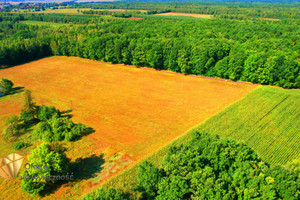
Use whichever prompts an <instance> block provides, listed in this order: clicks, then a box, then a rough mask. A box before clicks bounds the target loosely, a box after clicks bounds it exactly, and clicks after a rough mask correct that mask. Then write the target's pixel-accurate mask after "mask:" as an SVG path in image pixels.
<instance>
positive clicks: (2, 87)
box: [0, 78, 14, 94]
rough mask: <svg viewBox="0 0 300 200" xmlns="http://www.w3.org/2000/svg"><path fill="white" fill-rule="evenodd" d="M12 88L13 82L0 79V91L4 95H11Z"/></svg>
mask: <svg viewBox="0 0 300 200" xmlns="http://www.w3.org/2000/svg"><path fill="white" fill-rule="evenodd" d="M13 86H14V84H13V82H11V81H10V80H8V79H5V78H2V80H1V82H0V91H1V92H3V93H4V94H9V93H11V91H12V89H13Z"/></svg>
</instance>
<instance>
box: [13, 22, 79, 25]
mask: <svg viewBox="0 0 300 200" xmlns="http://www.w3.org/2000/svg"><path fill="white" fill-rule="evenodd" d="M19 23H20V24H30V25H39V26H43V25H50V26H67V25H68V24H66V23H55V22H40V21H20V22H19ZM72 25H73V26H74V25H78V24H72Z"/></svg>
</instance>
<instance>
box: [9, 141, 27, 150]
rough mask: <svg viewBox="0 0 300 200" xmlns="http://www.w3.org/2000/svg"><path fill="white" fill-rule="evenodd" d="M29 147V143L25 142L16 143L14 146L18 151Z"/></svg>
mask: <svg viewBox="0 0 300 200" xmlns="http://www.w3.org/2000/svg"><path fill="white" fill-rule="evenodd" d="M29 146H30V145H29V144H28V143H26V142H23V141H20V142H16V143H15V144H13V148H14V149H16V150H20V149H25V148H27V147H29Z"/></svg>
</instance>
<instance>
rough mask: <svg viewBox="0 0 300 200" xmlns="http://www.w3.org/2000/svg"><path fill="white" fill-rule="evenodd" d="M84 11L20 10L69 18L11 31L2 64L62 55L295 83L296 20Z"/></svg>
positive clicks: (299, 81)
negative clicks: (169, 17)
mask: <svg viewBox="0 0 300 200" xmlns="http://www.w3.org/2000/svg"><path fill="white" fill-rule="evenodd" d="M84 16H85V17H84V18H82V17H83V16H72V15H71V16H68V15H61V14H60V15H56V14H51V15H45V14H39V15H34V14H28V15H24V16H23V17H24V18H25V19H30V20H36V21H44V22H46V21H51V22H53V21H57V22H61V23H65V22H66V23H65V25H64V26H60V27H54V26H47V23H46V25H45V26H34V27H35V28H30V27H32V25H26V26H28V27H27V28H26V30H30V31H26V32H24V31H22V30H19V31H15V32H13V34H12V35H11V36H10V37H6V38H4V39H2V40H1V41H0V66H1V65H16V64H18V63H22V62H26V61H30V60H33V59H37V58H41V57H44V56H48V55H64V56H78V57H83V58H88V59H92V60H100V61H105V62H112V63H125V64H129V65H135V66H138V67H152V68H155V69H158V70H172V71H175V72H181V73H185V74H196V75H203V76H209V77H220V78H225V79H230V80H234V81H238V80H240V81H247V82H252V83H260V84H267V85H276V86H281V87H284V88H299V87H300V76H299V73H300V71H299V70H300V64H299V53H298V52H299V51H300V46H299V37H298V35H299V34H300V33H299V28H298V27H299V21H297V20H285V21H266V20H244V21H235V20H225V19H214V20H197V19H195V20H194V19H185V20H184V19H182V20H179V19H176V20H165V19H163V18H151V17H148V18H147V17H146V18H145V19H144V20H138V21H136V20H130V19H121V18H112V17H101V16H91V15H84ZM70 22H71V23H70ZM86 22H87V24H85V23H86ZM6 26H10V25H9V23H6ZM15 28H17V26H13V29H15ZM22 29H23V28H22ZM3 31H6V29H3Z"/></svg>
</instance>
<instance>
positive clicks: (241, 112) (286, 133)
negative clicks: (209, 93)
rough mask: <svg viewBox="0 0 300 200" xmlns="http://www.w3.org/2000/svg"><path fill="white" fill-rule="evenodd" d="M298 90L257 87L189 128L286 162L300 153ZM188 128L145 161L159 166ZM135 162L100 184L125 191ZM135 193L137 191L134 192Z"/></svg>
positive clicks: (132, 181)
mask: <svg viewBox="0 0 300 200" xmlns="http://www.w3.org/2000/svg"><path fill="white" fill-rule="evenodd" d="M299 127H300V91H299V90H284V89H280V88H275V87H268V86H260V87H258V88H257V89H255V90H253V91H252V92H250V93H249V94H247V95H246V96H245V97H243V98H242V99H240V100H239V101H237V102H235V103H233V104H231V105H230V106H228V107H227V108H225V109H223V110H222V111H221V112H219V113H218V114H217V115H214V116H213V117H211V118H209V119H208V120H206V121H205V122H204V123H201V124H200V125H199V126H197V127H195V128H193V129H192V130H194V129H196V130H200V131H203V132H207V133H210V134H218V135H220V137H228V138H232V139H234V140H236V141H240V142H244V143H246V144H247V145H249V146H250V147H252V148H253V149H254V150H255V151H256V153H258V154H259V155H260V156H261V158H262V160H263V161H265V162H267V163H269V164H286V163H288V162H290V161H292V160H294V159H297V158H299V156H300V143H299V140H300V129H299ZM190 132H191V131H188V132H186V133H185V134H183V135H182V136H181V137H179V138H177V139H175V140H174V141H173V142H171V143H170V144H168V145H166V146H164V147H163V148H161V149H160V150H158V151H157V152H156V153H154V154H152V155H151V156H149V157H147V158H146V159H145V160H147V161H149V162H151V163H153V164H154V165H156V166H159V165H160V162H161V161H162V159H163V157H164V155H166V153H167V152H168V149H169V148H170V146H172V145H180V144H181V143H183V142H185V141H187V140H189V139H191V134H190ZM137 169H138V164H136V165H133V166H131V167H129V168H128V169H127V170H125V171H122V172H120V173H119V174H118V175H117V176H114V177H113V178H111V179H110V180H108V181H107V182H105V183H104V184H103V187H104V188H110V187H116V188H120V189H122V190H124V191H126V192H131V189H132V188H133V187H134V186H135V183H136V172H137ZM137 195H138V194H137Z"/></svg>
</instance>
